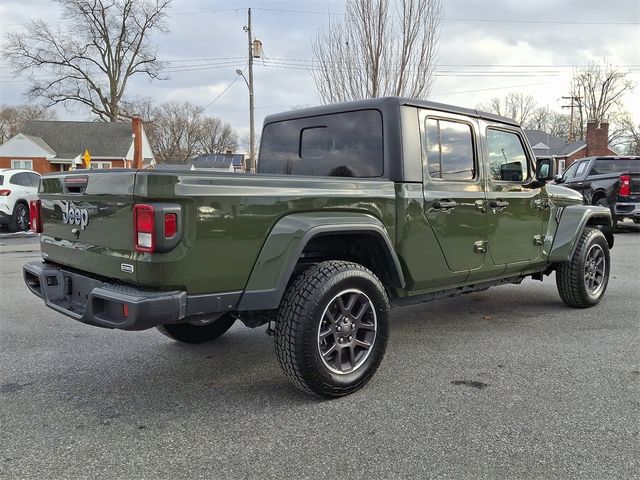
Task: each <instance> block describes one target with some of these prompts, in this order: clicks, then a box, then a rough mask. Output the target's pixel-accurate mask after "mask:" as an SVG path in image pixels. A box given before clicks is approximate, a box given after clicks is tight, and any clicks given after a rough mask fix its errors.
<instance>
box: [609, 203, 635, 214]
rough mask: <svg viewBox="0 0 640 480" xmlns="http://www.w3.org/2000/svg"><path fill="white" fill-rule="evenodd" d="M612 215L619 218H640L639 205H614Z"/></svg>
mask: <svg viewBox="0 0 640 480" xmlns="http://www.w3.org/2000/svg"><path fill="white" fill-rule="evenodd" d="M613 213H614V214H615V215H619V216H621V217H629V218H640V203H622V202H619V203H616V204H614V205H613Z"/></svg>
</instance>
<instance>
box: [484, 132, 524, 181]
mask: <svg viewBox="0 0 640 480" xmlns="http://www.w3.org/2000/svg"><path fill="white" fill-rule="evenodd" d="M487 150H488V154H489V157H488V159H489V175H490V176H491V178H492V179H493V180H497V181H502V182H524V181H526V180H528V178H529V163H528V161H527V155H526V153H525V150H524V146H523V145H522V141H521V139H520V137H519V136H518V135H517V134H516V133H514V132H507V131H505V130H496V129H493V128H489V129H487Z"/></svg>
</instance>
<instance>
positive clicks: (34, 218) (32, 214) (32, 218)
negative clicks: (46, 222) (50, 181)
mask: <svg viewBox="0 0 640 480" xmlns="http://www.w3.org/2000/svg"><path fill="white" fill-rule="evenodd" d="M29 223H30V227H31V231H32V232H35V233H42V203H41V202H40V200H31V201H30V202H29Z"/></svg>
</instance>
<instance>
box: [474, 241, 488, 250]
mask: <svg viewBox="0 0 640 480" xmlns="http://www.w3.org/2000/svg"><path fill="white" fill-rule="evenodd" d="M473 251H474V253H485V252H486V251H487V241H486V240H478V241H477V242H474V244H473Z"/></svg>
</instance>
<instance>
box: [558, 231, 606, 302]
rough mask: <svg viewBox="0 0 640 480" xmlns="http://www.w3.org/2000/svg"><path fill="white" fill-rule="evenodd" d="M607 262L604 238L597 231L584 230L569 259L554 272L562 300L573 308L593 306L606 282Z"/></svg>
mask: <svg viewBox="0 0 640 480" xmlns="http://www.w3.org/2000/svg"><path fill="white" fill-rule="evenodd" d="M610 263H611V262H610V258H609V245H608V243H607V239H606V238H605V237H604V235H603V234H602V232H601V231H600V230H597V229H595V228H585V229H584V230H583V231H582V234H581V235H580V238H579V239H578V245H577V247H576V249H575V252H574V254H573V256H572V257H571V260H570V261H568V262H564V263H561V264H560V265H559V266H558V269H557V270H556V285H557V286H558V292H559V293H560V298H562V301H563V302H564V303H566V304H567V305H569V306H570V307H577V308H588V307H592V306H594V305H595V304H597V303H598V302H599V301H600V300H602V296H603V295H604V292H605V291H606V289H607V284H608V283H609V273H610Z"/></svg>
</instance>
